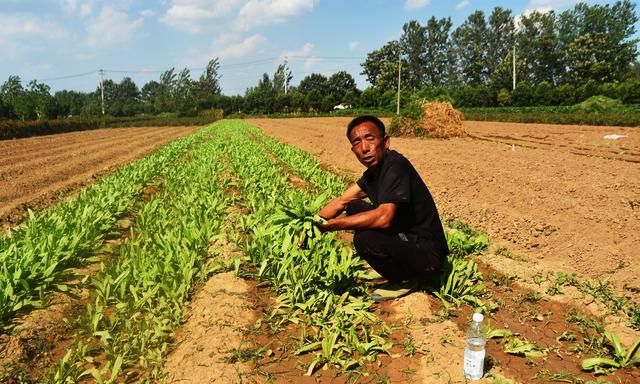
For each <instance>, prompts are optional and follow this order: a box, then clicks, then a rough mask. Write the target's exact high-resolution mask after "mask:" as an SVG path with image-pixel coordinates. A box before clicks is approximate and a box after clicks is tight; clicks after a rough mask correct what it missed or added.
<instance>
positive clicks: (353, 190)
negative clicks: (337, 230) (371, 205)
mask: <svg viewBox="0 0 640 384" xmlns="http://www.w3.org/2000/svg"><path fill="white" fill-rule="evenodd" d="M366 196H367V194H366V193H365V192H364V191H363V190H362V189H360V186H359V185H358V184H353V185H351V186H349V188H347V190H346V191H345V192H344V193H343V194H342V196H338V197H336V198H335V199H333V200H331V201H329V202H328V203H327V205H325V206H324V208H322V209H321V210H320V212H318V216H320V217H322V218H324V219H326V220H331V219H333V218H336V217H338V216H340V214H341V213H342V212H343V211H344V210H345V208H347V205H348V204H349V203H350V202H352V201H354V200H358V199H362V198H364V197H366ZM325 230H329V229H328V228H325Z"/></svg>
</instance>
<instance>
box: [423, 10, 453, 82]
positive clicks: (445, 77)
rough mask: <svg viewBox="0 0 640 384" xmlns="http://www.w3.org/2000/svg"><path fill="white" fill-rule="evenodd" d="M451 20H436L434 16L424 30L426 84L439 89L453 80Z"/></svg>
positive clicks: (448, 18)
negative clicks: (451, 72)
mask: <svg viewBox="0 0 640 384" xmlns="http://www.w3.org/2000/svg"><path fill="white" fill-rule="evenodd" d="M451 26H452V23H451V18H450V17H447V18H443V19H440V20H438V19H436V18H435V17H434V16H432V17H431V18H430V19H429V20H428V21H427V25H426V26H425V28H424V35H425V62H424V82H425V84H426V85H430V86H432V87H438V86H442V85H445V84H449V82H450V81H451V80H452V79H451V77H450V76H449V75H450V67H451V66H452V65H453V63H451V62H450V60H449V53H450V51H451V39H450V37H449V32H450V30H451Z"/></svg>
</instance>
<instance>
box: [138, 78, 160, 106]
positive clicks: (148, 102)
mask: <svg viewBox="0 0 640 384" xmlns="http://www.w3.org/2000/svg"><path fill="white" fill-rule="evenodd" d="M160 88H161V85H160V83H158V82H157V81H155V80H151V81H149V82H148V83H146V84H145V85H143V86H142V89H140V103H141V104H142V105H141V108H142V110H143V111H144V112H145V113H157V112H160V111H159V110H157V109H156V107H157V106H158V104H159V103H158V101H157V99H158V95H159V94H160Z"/></svg>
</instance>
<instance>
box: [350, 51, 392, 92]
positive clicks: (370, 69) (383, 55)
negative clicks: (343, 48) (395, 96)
mask: <svg viewBox="0 0 640 384" xmlns="http://www.w3.org/2000/svg"><path fill="white" fill-rule="evenodd" d="M399 57H400V44H399V43H398V42H397V41H395V40H394V41H390V42H388V43H386V44H385V45H384V46H383V47H382V48H380V49H376V50H374V51H372V52H370V53H368V54H367V58H366V59H365V61H364V63H362V64H361V66H362V69H363V70H362V72H361V73H360V74H361V75H364V76H366V78H367V81H368V82H369V83H370V84H371V85H372V86H373V87H375V88H379V89H380V90H381V91H382V92H384V91H386V90H393V89H396V88H397V86H398V58H399Z"/></svg>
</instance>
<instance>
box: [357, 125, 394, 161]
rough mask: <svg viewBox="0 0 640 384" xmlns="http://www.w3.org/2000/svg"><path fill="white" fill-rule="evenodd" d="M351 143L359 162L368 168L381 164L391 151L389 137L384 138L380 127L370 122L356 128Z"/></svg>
mask: <svg viewBox="0 0 640 384" xmlns="http://www.w3.org/2000/svg"><path fill="white" fill-rule="evenodd" d="M349 141H350V142H351V150H352V151H353V153H354V154H355V155H356V157H357V158H358V161H360V163H362V165H364V166H365V167H367V168H371V167H373V166H376V165H378V164H380V162H381V161H382V159H383V158H384V156H385V155H386V154H387V150H388V149H389V136H385V137H382V134H381V132H380V130H379V129H378V127H376V126H375V124H373V123H372V122H369V121H365V122H364V123H362V124H360V125H357V126H355V127H354V128H353V130H352V131H351V135H349Z"/></svg>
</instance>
